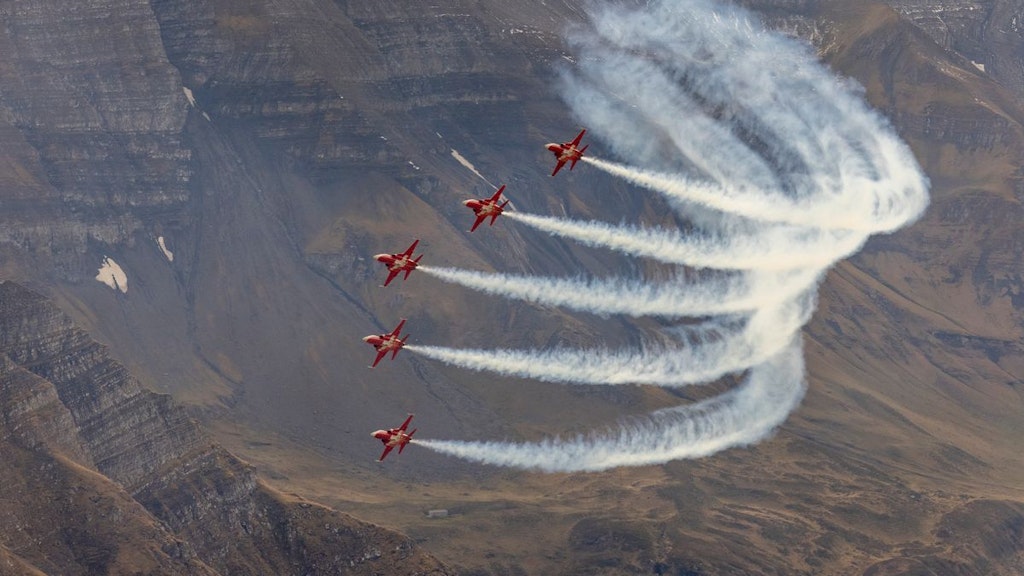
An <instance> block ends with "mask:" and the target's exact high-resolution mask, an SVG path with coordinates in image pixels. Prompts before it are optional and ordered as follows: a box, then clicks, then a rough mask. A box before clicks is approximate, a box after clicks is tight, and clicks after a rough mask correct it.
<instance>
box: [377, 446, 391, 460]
mask: <svg viewBox="0 0 1024 576" xmlns="http://www.w3.org/2000/svg"><path fill="white" fill-rule="evenodd" d="M392 449H394V446H393V445H392V446H385V447H384V453H383V454H381V455H380V458H377V462H383V461H384V459H385V458H387V456H388V453H389V452H391V450H392Z"/></svg>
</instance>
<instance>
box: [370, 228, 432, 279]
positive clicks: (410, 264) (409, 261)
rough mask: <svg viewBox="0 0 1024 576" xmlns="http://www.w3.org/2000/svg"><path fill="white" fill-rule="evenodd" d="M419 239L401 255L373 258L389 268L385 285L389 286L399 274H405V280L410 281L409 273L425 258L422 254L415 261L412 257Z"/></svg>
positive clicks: (384, 255)
mask: <svg viewBox="0 0 1024 576" xmlns="http://www.w3.org/2000/svg"><path fill="white" fill-rule="evenodd" d="M419 242H420V241H419V239H416V240H414V241H413V243H412V244H410V245H409V247H408V248H406V249H405V252H402V253H401V254H377V255H376V256H374V257H373V259H374V260H376V261H378V262H383V263H384V264H385V265H386V266H387V267H388V279H387V280H385V281H384V285H385V286H387V285H388V284H390V283H391V281H392V280H394V279H395V276H398V274H399V273H401V272H405V278H403V280H408V279H409V273H410V272H412V271H413V270H415V269H416V265H417V264H419V263H420V258H423V254H420V255H419V256H417V257H416V258H415V259H413V257H412V252H413V250H415V249H416V245H417V244H419Z"/></svg>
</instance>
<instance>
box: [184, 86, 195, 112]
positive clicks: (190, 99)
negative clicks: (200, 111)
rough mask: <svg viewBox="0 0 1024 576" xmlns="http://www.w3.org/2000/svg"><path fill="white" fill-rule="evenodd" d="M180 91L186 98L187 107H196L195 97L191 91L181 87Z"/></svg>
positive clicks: (186, 87)
mask: <svg viewBox="0 0 1024 576" xmlns="http://www.w3.org/2000/svg"><path fill="white" fill-rule="evenodd" d="M181 90H182V91H183V92H184V93H185V98H188V105H189V106H191V107H193V108H195V107H196V97H195V96H194V95H193V94H192V91H191V90H189V89H188V86H182V87H181Z"/></svg>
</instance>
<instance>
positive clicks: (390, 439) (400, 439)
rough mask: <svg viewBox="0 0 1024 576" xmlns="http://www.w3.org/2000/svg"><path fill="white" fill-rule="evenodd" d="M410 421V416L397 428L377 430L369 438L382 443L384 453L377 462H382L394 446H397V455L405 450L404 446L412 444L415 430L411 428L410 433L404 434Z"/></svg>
mask: <svg viewBox="0 0 1024 576" xmlns="http://www.w3.org/2000/svg"><path fill="white" fill-rule="evenodd" d="M411 421H412V414H409V417H408V418H406V419H405V422H403V423H402V425H401V426H399V427H398V428H390V429H388V430H377V431H376V432H374V433H373V434H371V436H373V437H374V438H376V439H378V440H380V441H381V442H383V443H384V453H383V454H381V455H380V458H378V459H377V462H383V461H384V458H386V457H387V455H388V453H389V452H391V451H392V450H393V449H394V448H395V446H398V453H399V454H401V453H402V450H405V445H406V444H408V443H409V442H412V435H413V434H415V433H416V429H415V428H413V430H412V432H409V433H408V434H406V433H405V430H406V428H408V427H409V422H411Z"/></svg>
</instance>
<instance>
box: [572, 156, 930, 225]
mask: <svg viewBox="0 0 1024 576" xmlns="http://www.w3.org/2000/svg"><path fill="white" fill-rule="evenodd" d="M583 161H584V162H587V163H588V164H590V165H592V166H596V167H597V168H600V169H601V170H604V171H605V172H607V173H609V174H612V175H614V176H618V177H620V178H622V179H623V180H626V181H628V182H632V183H633V184H636V185H638V186H642V187H644V188H647V189H648V190H652V191H655V192H659V193H661V194H663V195H664V196H665V198H666V199H667V200H669V201H671V202H673V203H674V204H675V205H676V206H677V207H679V208H680V209H682V210H683V211H684V212H685V210H686V207H687V204H689V203H692V204H697V205H700V206H703V207H706V208H711V209H712V210H718V211H721V212H726V213H728V214H733V215H736V216H741V217H743V218H748V219H750V220H754V221H760V222H772V223H780V224H790V225H794V226H805V227H810V228H822V229H832V230H849V231H857V232H863V233H865V234H873V233H879V232H892V231H894V230H896V229H898V228H902V227H903V226H905V225H906V224H907V223H908V222H909V221H913V220H915V219H916V218H917V217H918V216H920V215H921V213H922V212H923V211H924V208H925V206H926V205H927V195H925V196H923V197H922V196H919V195H918V194H915V193H912V192H910V191H907V193H906V195H905V196H906V200H907V201H905V202H903V201H900V199H899V198H889V197H883V196H881V195H879V196H877V197H873V196H872V193H873V192H876V191H878V188H879V186H877V185H876V184H874V183H872V182H871V181H869V180H866V179H860V180H857V181H853V182H849V183H848V184H846V186H847V187H849V188H850V189H854V190H860V191H862V192H865V194H864V195H863V196H861V195H848V196H844V197H837V198H834V199H832V201H831V202H828V201H824V200H819V199H817V198H813V199H810V200H808V199H803V200H791V199H788V198H786V197H785V195H784V194H783V193H781V192H776V193H770V192H766V191H765V190H763V189H760V188H755V187H752V186H742V185H736V186H732V187H729V188H723V187H720V186H719V185H717V184H709V183H706V182H698V181H694V180H690V179H688V178H686V177H685V176H682V175H678V174H663V173H658V172H654V171H651V170H640V169H637V168H633V167H630V166H625V165H623V164H616V163H614V162H608V161H607V160H601V159H599V158H594V157H587V156H584V157H583ZM922 185H923V183H922ZM920 191H921V192H922V193H923V192H924V188H921V190H920ZM922 199H923V201H922Z"/></svg>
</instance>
